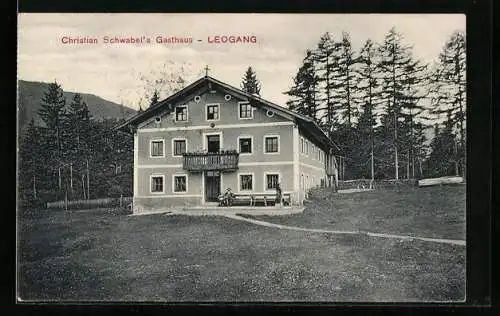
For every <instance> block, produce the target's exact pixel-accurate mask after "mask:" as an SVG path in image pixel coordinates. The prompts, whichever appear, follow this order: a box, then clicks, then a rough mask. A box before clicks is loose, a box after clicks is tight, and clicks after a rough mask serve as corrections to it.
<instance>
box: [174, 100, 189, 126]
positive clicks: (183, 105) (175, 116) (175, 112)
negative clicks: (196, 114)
mask: <svg viewBox="0 0 500 316" xmlns="http://www.w3.org/2000/svg"><path fill="white" fill-rule="evenodd" d="M180 107H185V108H186V120H185V121H178V120H177V108H180ZM174 120H175V122H188V121H189V108H188V106H187V104H181V105H176V106H175V107H174Z"/></svg>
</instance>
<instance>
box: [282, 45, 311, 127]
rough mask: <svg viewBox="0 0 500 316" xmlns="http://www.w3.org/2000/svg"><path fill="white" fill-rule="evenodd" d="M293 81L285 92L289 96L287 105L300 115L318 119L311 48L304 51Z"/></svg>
mask: <svg viewBox="0 0 500 316" xmlns="http://www.w3.org/2000/svg"><path fill="white" fill-rule="evenodd" d="M293 81H294V85H293V87H292V88H291V89H290V90H289V91H287V92H285V94H287V95H289V96H290V97H291V99H290V100H289V101H288V102H287V105H288V107H289V108H290V109H291V110H293V111H296V112H298V113H300V114H302V115H305V116H308V117H311V118H314V119H315V120H318V117H317V112H318V109H319V107H318V76H317V74H316V71H315V67H314V55H313V53H312V51H311V50H307V51H306V57H305V58H304V59H303V63H302V66H301V67H300V68H299V70H298V72H297V74H296V75H295V77H294V79H293Z"/></svg>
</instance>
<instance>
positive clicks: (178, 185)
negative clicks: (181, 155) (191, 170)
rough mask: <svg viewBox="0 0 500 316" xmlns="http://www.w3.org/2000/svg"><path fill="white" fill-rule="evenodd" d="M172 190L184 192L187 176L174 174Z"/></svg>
mask: <svg viewBox="0 0 500 316" xmlns="http://www.w3.org/2000/svg"><path fill="white" fill-rule="evenodd" d="M173 187H174V192H186V191H187V177H186V176H185V175H182V176H174V186H173Z"/></svg>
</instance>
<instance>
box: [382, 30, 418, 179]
mask: <svg viewBox="0 0 500 316" xmlns="http://www.w3.org/2000/svg"><path fill="white" fill-rule="evenodd" d="M402 40H403V37H402V35H401V34H400V33H398V32H397V31H396V29H395V28H394V27H393V28H392V29H391V30H390V31H389V33H388V34H387V35H386V37H385V39H384V42H383V43H382V45H380V46H379V50H378V51H379V57H380V60H379V63H378V67H379V69H380V74H381V79H382V80H381V82H382V86H381V87H382V91H381V97H382V99H383V100H384V103H383V104H385V105H386V108H385V111H384V112H385V113H384V117H383V118H382V123H383V124H384V134H385V136H386V137H388V138H387V139H391V138H392V142H391V143H390V144H389V143H388V142H385V143H384V144H385V145H389V146H388V147H386V149H385V150H384V152H385V154H384V156H386V157H387V156H389V157H390V156H392V158H393V159H394V178H395V179H396V180H397V179H399V168H400V163H399V154H400V153H399V147H400V142H401V140H400V135H399V130H400V129H401V128H402V126H403V124H404V123H402V122H401V121H402V115H401V109H402V102H403V99H404V98H403V97H404V89H405V87H404V85H403V80H404V77H405V76H406V70H407V67H408V65H409V64H410V63H411V55H410V47H408V46H405V45H403V43H402ZM389 133H390V134H392V135H391V136H392V137H390V136H389Z"/></svg>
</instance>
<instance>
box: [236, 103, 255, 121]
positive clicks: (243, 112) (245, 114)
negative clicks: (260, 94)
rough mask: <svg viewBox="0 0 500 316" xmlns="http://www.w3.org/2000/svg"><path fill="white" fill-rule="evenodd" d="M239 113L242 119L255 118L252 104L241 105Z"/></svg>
mask: <svg viewBox="0 0 500 316" xmlns="http://www.w3.org/2000/svg"><path fill="white" fill-rule="evenodd" d="M239 113H240V115H239V116H240V119H251V118H252V117H253V111H252V106H251V105H250V103H240V104H239Z"/></svg>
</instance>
